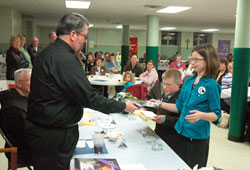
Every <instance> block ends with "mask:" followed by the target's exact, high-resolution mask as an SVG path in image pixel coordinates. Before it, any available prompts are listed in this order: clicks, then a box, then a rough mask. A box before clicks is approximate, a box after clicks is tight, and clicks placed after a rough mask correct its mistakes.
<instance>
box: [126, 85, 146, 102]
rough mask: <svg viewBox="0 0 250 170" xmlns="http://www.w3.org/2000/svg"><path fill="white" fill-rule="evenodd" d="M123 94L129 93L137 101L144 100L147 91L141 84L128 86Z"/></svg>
mask: <svg viewBox="0 0 250 170" xmlns="http://www.w3.org/2000/svg"><path fill="white" fill-rule="evenodd" d="M125 92H129V93H131V94H132V96H134V97H136V98H137V99H139V100H146V99H147V98H146V96H147V94H148V89H147V87H146V86H145V85H143V84H136V85H132V86H129V87H128V88H127V89H126V91H125Z"/></svg>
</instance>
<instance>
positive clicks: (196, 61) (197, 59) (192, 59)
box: [191, 58, 205, 63]
mask: <svg viewBox="0 0 250 170" xmlns="http://www.w3.org/2000/svg"><path fill="white" fill-rule="evenodd" d="M201 60H205V59H204V58H191V61H193V62H195V63H198V62H199V61H201Z"/></svg>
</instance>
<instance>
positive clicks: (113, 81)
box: [88, 74, 142, 86]
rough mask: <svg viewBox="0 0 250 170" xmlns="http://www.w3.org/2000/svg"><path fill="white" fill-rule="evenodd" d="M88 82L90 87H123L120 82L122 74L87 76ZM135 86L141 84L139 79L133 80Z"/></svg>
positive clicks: (122, 83) (121, 81)
mask: <svg viewBox="0 0 250 170" xmlns="http://www.w3.org/2000/svg"><path fill="white" fill-rule="evenodd" d="M88 79H89V82H90V84H92V85H100V86H124V84H125V82H123V80H122V74H110V75H107V76H97V75H92V76H88ZM135 79H136V82H135V84H141V83H142V81H141V80H140V79H139V78H135Z"/></svg>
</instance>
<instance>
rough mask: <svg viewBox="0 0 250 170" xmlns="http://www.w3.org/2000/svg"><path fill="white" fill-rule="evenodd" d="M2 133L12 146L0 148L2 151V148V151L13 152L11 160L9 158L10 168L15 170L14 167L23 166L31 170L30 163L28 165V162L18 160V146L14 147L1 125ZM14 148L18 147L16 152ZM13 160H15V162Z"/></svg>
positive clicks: (0, 131)
mask: <svg viewBox="0 0 250 170" xmlns="http://www.w3.org/2000/svg"><path fill="white" fill-rule="evenodd" d="M0 134H1V135H2V137H3V139H4V140H5V142H6V143H7V144H8V145H9V146H10V148H4V149H0V152H1V150H2V152H11V161H10V160H9V159H8V170H10V169H11V170H13V168H14V169H17V168H23V167H27V168H28V169H29V170H32V168H31V167H30V165H26V164H24V163H22V162H20V161H18V159H17V148H16V147H14V146H13V144H12V143H11V142H10V141H9V139H8V138H7V137H6V136H5V134H4V132H3V130H2V127H1V126H0ZM13 148H15V149H16V151H15V153H14V150H13ZM13 160H14V163H13ZM13 164H14V165H13Z"/></svg>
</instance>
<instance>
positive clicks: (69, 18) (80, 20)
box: [56, 13, 89, 36]
mask: <svg viewBox="0 0 250 170" xmlns="http://www.w3.org/2000/svg"><path fill="white" fill-rule="evenodd" d="M84 25H89V23H88V20H87V18H85V17H84V16H82V15H81V14H78V13H72V14H66V15H64V16H63V17H62V18H61V20H60V22H59V24H58V26H57V28H56V35H57V36H60V35H67V34H69V33H70V32H71V31H72V30H75V32H76V33H78V34H79V33H80V32H81V31H83V28H84Z"/></svg>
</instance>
